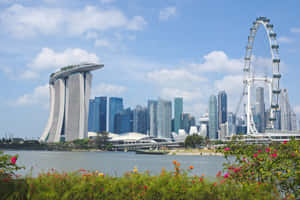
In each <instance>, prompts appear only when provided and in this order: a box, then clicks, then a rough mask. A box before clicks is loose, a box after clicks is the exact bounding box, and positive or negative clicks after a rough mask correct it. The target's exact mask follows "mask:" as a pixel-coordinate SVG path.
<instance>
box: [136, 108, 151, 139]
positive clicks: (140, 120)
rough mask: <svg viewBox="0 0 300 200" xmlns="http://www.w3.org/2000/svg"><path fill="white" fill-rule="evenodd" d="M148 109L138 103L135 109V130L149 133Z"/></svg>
mask: <svg viewBox="0 0 300 200" xmlns="http://www.w3.org/2000/svg"><path fill="white" fill-rule="evenodd" d="M147 115H148V109H147V108H145V107H142V106H140V105H137V106H136V108H135V109H134V110H133V132H136V133H143V134H147V118H148V117H147Z"/></svg>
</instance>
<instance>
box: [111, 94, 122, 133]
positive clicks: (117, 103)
mask: <svg viewBox="0 0 300 200" xmlns="http://www.w3.org/2000/svg"><path fill="white" fill-rule="evenodd" d="M122 111H123V99H122V98H118V97H110V98H109V129H108V130H109V132H111V133H113V132H114V127H115V126H114V122H115V115H116V114H118V113H121V112H122Z"/></svg>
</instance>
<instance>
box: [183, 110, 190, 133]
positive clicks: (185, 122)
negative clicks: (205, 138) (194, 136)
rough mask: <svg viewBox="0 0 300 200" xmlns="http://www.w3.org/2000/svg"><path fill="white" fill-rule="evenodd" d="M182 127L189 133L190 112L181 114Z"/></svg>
mask: <svg viewBox="0 0 300 200" xmlns="http://www.w3.org/2000/svg"><path fill="white" fill-rule="evenodd" d="M181 127H182V129H184V131H185V132H186V133H187V134H188V133H189V129H190V114H189V113H182V115H181Z"/></svg>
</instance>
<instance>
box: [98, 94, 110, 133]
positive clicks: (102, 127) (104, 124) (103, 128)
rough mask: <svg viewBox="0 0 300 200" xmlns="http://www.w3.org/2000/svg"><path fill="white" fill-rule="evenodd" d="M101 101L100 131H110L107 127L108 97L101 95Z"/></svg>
mask: <svg viewBox="0 0 300 200" xmlns="http://www.w3.org/2000/svg"><path fill="white" fill-rule="evenodd" d="M99 100H100V103H99V108H100V111H99V121H100V122H99V123H100V127H99V132H100V133H103V132H104V131H108V127H107V118H108V113H107V106H108V104H107V97H99Z"/></svg>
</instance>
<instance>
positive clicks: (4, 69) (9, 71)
mask: <svg viewBox="0 0 300 200" xmlns="http://www.w3.org/2000/svg"><path fill="white" fill-rule="evenodd" d="M0 71H2V72H4V73H5V74H6V75H8V76H12V75H13V71H12V69H11V68H9V67H7V66H0Z"/></svg>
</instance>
